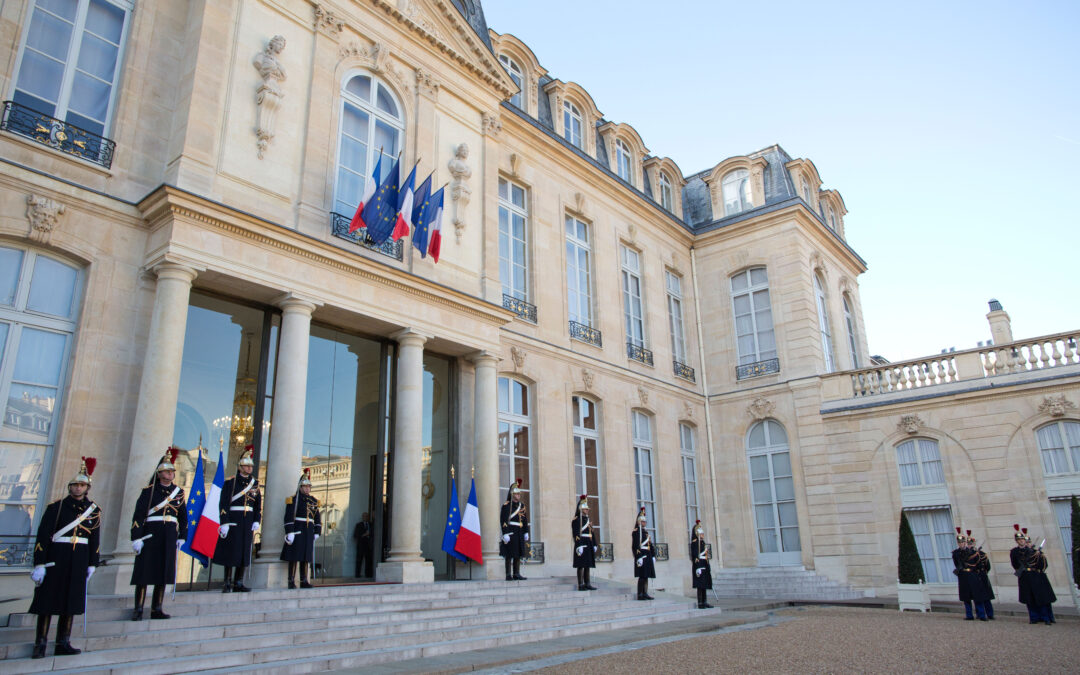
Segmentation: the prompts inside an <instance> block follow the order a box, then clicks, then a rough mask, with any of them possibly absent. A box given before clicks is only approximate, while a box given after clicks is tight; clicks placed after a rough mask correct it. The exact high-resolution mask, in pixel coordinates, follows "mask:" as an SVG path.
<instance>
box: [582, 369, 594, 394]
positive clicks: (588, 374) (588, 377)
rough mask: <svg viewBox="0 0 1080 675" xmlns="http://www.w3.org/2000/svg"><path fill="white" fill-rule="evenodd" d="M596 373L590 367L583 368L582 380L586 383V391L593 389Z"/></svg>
mask: <svg viewBox="0 0 1080 675" xmlns="http://www.w3.org/2000/svg"><path fill="white" fill-rule="evenodd" d="M595 379H596V375H595V374H594V373H593V371H591V370H589V369H588V368H582V369H581V381H582V382H583V383H584V384H585V391H592V388H593V382H594V381H595Z"/></svg>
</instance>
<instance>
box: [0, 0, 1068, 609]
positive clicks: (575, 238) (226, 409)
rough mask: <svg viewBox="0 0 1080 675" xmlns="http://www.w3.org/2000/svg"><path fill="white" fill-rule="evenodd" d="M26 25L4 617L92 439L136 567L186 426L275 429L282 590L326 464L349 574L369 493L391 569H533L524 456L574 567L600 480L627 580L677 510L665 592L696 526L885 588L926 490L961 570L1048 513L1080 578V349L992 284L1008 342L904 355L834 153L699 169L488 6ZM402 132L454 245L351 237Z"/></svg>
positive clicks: (720, 559) (159, 7) (120, 556)
mask: <svg viewBox="0 0 1080 675" xmlns="http://www.w3.org/2000/svg"><path fill="white" fill-rule="evenodd" d="M0 34H2V35H3V36H4V38H5V39H4V40H3V42H2V43H3V44H4V45H5V48H4V49H3V51H2V52H0V84H2V86H3V91H4V98H5V101H6V103H5V104H4V110H3V118H2V122H0V163H2V166H3V170H2V171H0V400H3V401H4V403H3V405H4V416H3V420H2V421H0V502H2V503H3V505H4V506H3V510H2V512H0V513H2V514H3V515H2V516H0V524H2V525H0V529H2V531H0V541H2V545H0V549H3V553H2V555H3V558H4V563H5V564H4V566H2V567H0V587H2V588H3V591H4V592H3V593H2V594H0V595H2V597H4V598H9V599H12V600H11V601H9V602H7V603H5V604H4V605H0V611H4V608H7V611H21V610H23V609H24V608H25V607H24V606H23V604H22V602H23V599H25V598H26V597H27V596H28V594H29V590H30V589H29V584H28V583H26V581H25V577H24V576H23V575H24V574H25V572H26V571H27V569H26V566H27V564H28V559H29V558H28V556H29V555H30V547H31V545H30V541H31V539H30V536H29V535H30V532H31V531H32V529H33V527H34V526H36V520H34V519H35V518H36V517H37V514H39V513H40V512H41V510H42V507H43V506H44V505H45V504H46V503H47V502H48V501H49V500H51V499H54V498H56V496H57V495H60V494H62V492H63V490H64V485H65V483H66V480H67V479H68V478H69V477H70V476H71V475H72V474H73V472H74V471H75V469H76V468H77V466H78V463H79V458H80V456H83V455H90V456H95V457H97V458H98V460H99V469H98V472H97V474H96V475H95V481H94V487H93V493H92V494H93V495H94V497H95V498H96V499H97V500H98V502H99V503H100V504H101V506H102V508H103V511H104V514H105V518H104V525H103V527H104V532H103V535H104V536H103V539H102V541H103V550H102V552H103V553H104V554H105V555H106V556H107V557H109V559H110V562H109V565H108V566H107V567H106V568H105V569H104V570H103V571H102V572H99V573H98V574H97V575H95V577H94V582H93V583H94V588H93V590H94V591H96V592H108V591H123V590H126V588H127V581H128V577H129V572H130V566H131V563H132V553H131V549H130V546H129V544H128V541H127V526H128V522H129V519H130V517H131V512H132V509H133V506H134V501H135V497H136V495H137V492H138V489H139V488H140V487H141V486H142V485H145V484H146V482H147V481H148V480H149V479H150V476H151V472H152V470H153V468H154V466H155V464H156V461H157V459H158V457H160V455H161V454H162V452H163V451H164V450H165V448H166V447H168V446H170V445H175V446H179V447H180V448H182V449H184V450H185V451H186V454H185V455H184V457H185V460H184V464H183V466H182V469H183V470H182V472H181V479H180V480H181V482H186V483H190V480H191V470H192V467H193V466H194V464H193V463H194V461H196V460H197V457H198V455H199V453H202V454H203V457H204V458H205V460H206V461H207V462H209V463H210V464H211V465H213V464H214V463H216V462H217V454H216V452H215V451H216V450H220V451H221V452H222V454H223V455H224V456H225V462H226V465H227V468H228V469H230V470H231V468H232V467H233V466H234V465H235V461H236V459H237V457H238V455H239V453H240V452H241V451H242V450H243V448H244V446H245V445H247V444H249V443H251V444H253V445H254V447H255V453H256V457H257V460H258V462H259V472H260V475H261V476H263V477H264V482H265V485H266V496H267V501H266V504H267V506H266V512H265V515H264V519H263V531H262V546H261V548H260V551H259V556H258V562H257V564H256V565H255V566H254V569H253V576H254V579H253V581H254V583H256V584H263V585H265V584H279V583H280V582H281V580H280V576H281V575H282V573H283V572H282V570H281V567H282V566H281V565H280V564H278V563H277V556H278V552H279V547H280V545H281V541H282V537H283V528H282V523H281V520H282V516H283V512H284V505H283V500H284V498H285V497H286V496H288V495H290V494H292V492H293V490H294V489H295V485H296V481H297V478H298V476H299V473H300V470H301V468H302V467H308V468H312V470H313V476H314V479H315V482H316V487H315V494H316V495H318V496H320V497H321V498H322V499H323V501H324V506H325V507H326V510H327V517H328V518H329V521H330V522H332V524H333V528H329V527H328V532H327V536H326V537H324V539H323V540H320V544H319V547H320V548H319V552H318V553H317V555H318V557H319V561H320V572H321V574H322V575H323V576H324V577H349V576H351V574H352V570H353V562H354V558H353V557H352V556H353V552H352V549H351V544H350V534H351V532H352V529H353V527H354V526H355V524H356V522H357V521H358V520H359V519H360V517H361V514H362V513H363V512H370V513H371V514H372V515H373V518H372V520H373V522H374V524H375V531H376V538H377V540H378V541H380V542H381V544H382V552H381V555H380V556H378V557H380V558H381V563H380V565H379V569H378V576H379V577H380V578H382V579H386V580H391V581H393V580H399V581H404V582H410V581H419V580H425V579H432V578H468V577H469V576H470V574H471V575H473V577H476V576H483V575H487V576H495V577H498V576H500V575H501V574H502V569H501V564H499V562H498V560H497V554H496V544H497V541H498V540H497V537H496V536H495V532H496V531H497V530H498V519H497V512H498V511H497V509H498V506H499V504H500V503H501V502H502V500H503V498H504V493H505V490H506V486H507V485H508V484H509V483H510V482H511V481H512V480H514V479H517V478H520V479H522V481H523V485H524V487H525V489H526V494H527V503H528V505H529V508H530V511H531V514H532V522H533V531H532V535H533V537H532V539H533V542H532V543H533V551H532V557H531V559H530V563H531V573H532V574H538V575H566V574H569V566H570V559H571V555H570V554H571V548H570V538H569V526H568V520H569V519H570V516H571V514H572V511H573V507H574V503H575V497H576V495H578V494H582V493H586V494H588V495H589V498H590V500H591V502H592V504H593V514H594V518H595V519H596V521H597V523H598V525H599V532H600V541H602V542H603V543H604V545H603V549H602V551H601V559H602V562H601V563H599V569H598V570H597V573H598V575H599V576H603V577H608V578H612V579H617V580H628V579H630V577H631V576H632V567H631V565H632V559H631V556H630V555H629V549H630V529H631V526H632V524H633V517H634V515H635V513H636V511H637V508H638V506H639V505H643V506H645V508H646V511H647V513H648V517H649V527H650V528H651V529H652V530H653V532H654V536H655V538H656V540H657V541H659V542H662V543H663V544H664V547H663V553H664V554H665V557H668V558H670V559H669V560H662V561H661V562H659V563H658V576H659V579H658V581H657V585H658V586H660V587H665V588H668V589H682V588H683V587H684V585H685V584H686V583H687V581H686V577H687V564H686V560H685V554H684V551H685V550H686V546H687V542H688V529H689V526H690V524H692V523H693V521H694V520H695V519H698V518H700V519H701V521H702V523H703V524H704V525H705V527H706V530H707V532H708V537H709V539H710V541H712V542H714V543H715V553H716V555H715V558H716V559H717V566H719V567H753V566H784V565H790V566H804V567H806V568H808V569H813V570H815V571H817V572H818V573H819V574H822V575H825V576H828V577H830V578H832V579H835V580H838V581H842V582H845V583H847V584H850V585H851V586H853V587H855V588H858V589H863V590H866V591H867V592H874V593H889V592H891V591H890V589H892V588H895V587H894V586H893V583H894V579H895V569H896V564H895V560H896V540H897V537H896V531H897V523H898V519H899V515H900V512H901V510H908V511H910V512H911V518H912V522H913V526H914V527H915V530H916V535H917V538H918V540H919V543H920V547H921V551H922V553H923V558H924V566H925V567H926V568H927V570H928V574H929V575H930V576H931V577H932V580H934V581H937V582H944V585H942V586H939V587H937V588H938V589H939V591H940V592H941V593H942V594H944V595H948V594H950V593H951V592H952V590H951V586H950V585H949V584H950V583H951V575H950V576H946V575H945V572H946V571H947V570H946V569H945V567H946V566H945V564H944V560H945V559H946V558H947V557H948V550H951V544H950V540H951V532H952V528H953V526H959V525H962V526H964V527H966V528H970V529H972V530H974V531H975V532H976V533H977V536H978V537H979V539H980V541H982V542H985V544H986V546H987V548H988V549H989V550H990V551H991V552H992V556H993V561H994V564H995V568H994V569H995V575H996V576H995V580H996V581H997V583H998V585H999V587H1003V588H1004V587H1008V586H1009V585H1010V581H1011V578H1012V577H1011V575H1010V574H1008V563H1007V558H1008V549H1009V547H1010V546H1011V540H1010V532H1011V525H1012V523H1013V522H1023V523H1025V525H1027V526H1028V527H1029V528H1031V529H1032V531H1033V532H1034V533H1036V535H1040V536H1046V539H1047V550H1048V552H1049V555H1050V561H1051V577H1052V579H1053V581H1054V583H1055V585H1056V586H1058V588H1059V595H1060V596H1062V598H1063V599H1064V598H1068V597H1069V592H1068V584H1067V571H1066V570H1067V568H1066V561H1065V557H1064V555H1063V553H1062V551H1063V549H1064V548H1065V547H1066V546H1067V545H1068V544H1067V543H1066V540H1064V539H1063V537H1065V536H1066V535H1067V533H1066V532H1065V530H1063V529H1061V528H1060V527H1059V523H1060V514H1061V509H1060V507H1059V504H1060V503H1062V502H1059V501H1058V500H1059V499H1060V498H1062V497H1065V496H1067V495H1069V494H1075V493H1077V492H1080V414H1078V411H1077V409H1076V404H1077V402H1080V365H1078V361H1080V356H1078V353H1077V345H1076V338H1077V335H1078V334H1077V333H1076V332H1073V333H1063V334H1061V335H1054V336H1044V337H1041V338H1037V339H1032V340H1021V341H1014V340H1013V339H1012V336H1011V335H1010V334H1009V332H1008V320H1007V315H1005V314H1004V312H1003V311H1001V310H1000V308H994V311H992V312H991V314H990V315H989V316H990V320H991V325H992V328H993V339H994V344H993V346H989V347H980V348H978V349H974V350H968V351H963V352H957V353H950V354H944V355H939V356H935V357H931V358H927V359H920V360H916V361H911V362H905V363H897V364H891V363H887V362H883V361H882V360H880V359H874V358H872V357H871V355H870V351H869V350H868V348H867V345H866V341H865V333H864V331H863V326H862V312H861V306H862V298H861V297H860V295H859V286H858V278H859V275H860V274H861V273H862V272H864V271H865V270H866V264H865V263H864V261H863V260H862V259H861V258H860V257H859V256H858V254H857V253H856V252H855V251H853V250H852V249H851V247H850V246H849V245H848V244H847V242H846V240H845V230H844V215H845V214H846V209H845V206H844V201H843V199H842V198H841V196H840V194H839V193H838V192H837V191H836V190H834V189H828V188H826V187H825V186H824V183H823V181H822V179H821V177H820V176H819V175H818V172H817V169H816V168H815V166H814V164H813V163H812V162H811V161H810V160H808V159H800V158H793V157H792V156H790V155H789V154H788V153H787V152H786V151H785V150H784V149H783V148H781V147H779V146H775V145H774V146H770V147H766V148H764V149H761V150H758V151H756V152H750V153H749V154H745V155H736V156H732V157H728V158H727V159H724V160H723V161H720V162H719V163H718V164H716V166H714V167H712V168H711V169H709V170H707V171H703V172H701V173H697V174H693V175H689V176H687V175H684V174H683V172H682V170H681V169H680V168H679V167H678V166H677V165H676V164H675V163H674V162H673V161H672V160H671V159H669V158H667V157H664V156H663V155H662V154H660V153H655V152H652V151H650V150H649V149H648V148H647V147H646V146H645V143H644V140H643V139H642V138H641V137H640V135H639V134H638V133H637V132H636V131H635V130H634V128H633V127H632V126H630V125H629V124H626V123H623V122H615V121H612V120H611V119H609V118H608V117H606V116H605V115H604V114H603V113H601V112H600V110H599V109H598V107H597V103H596V102H594V101H593V99H592V97H591V96H590V95H589V93H588V91H586V90H585V89H584V88H583V87H581V86H580V85H578V84H576V83H574V82H572V81H569V80H565V81H564V80H562V79H559V77H557V76H556V75H554V74H551V73H548V72H547V71H546V70H545V69H544V68H543V66H541V65H540V61H539V59H538V58H537V57H536V55H534V54H533V52H532V51H531V50H530V49H529V47H528V46H527V45H525V44H523V43H522V42H521V41H520V40H518V39H517V38H515V37H514V36H513V35H510V34H509V33H506V34H498V33H495V32H493V31H490V30H489V29H488V27H487V25H486V23H485V21H484V16H483V11H482V9H481V7H480V3H479V2H477V1H474V0H426V1H423V2H421V1H419V0H349V1H346V0H336V1H333V2H330V1H328V2H321V1H320V2H316V1H314V0H242V1H236V0H233V1H227V0H203V1H201V2H193V3H171V2H169V3H166V2H154V3H151V2H139V1H137V0H50V1H48V2H46V1H45V0H14V1H11V2H6V3H4V4H3V5H2V6H0ZM561 75H563V76H570V75H572V74H571V73H565V74H561ZM705 124H706V123H705V122H704V121H702V125H703V127H704V125H705ZM716 152H717V156H718V157H722V156H724V155H725V154H727V152H730V150H729V149H726V148H717V149H716ZM380 153H381V154H380ZM398 155H400V156H401V163H402V165H403V166H405V167H408V166H411V165H412V164H413V163H415V162H419V171H420V173H421V174H422V175H426V174H427V173H428V172H434V177H433V183H434V184H435V185H443V184H447V190H446V195H447V202H446V209H445V219H444V228H443V233H444V243H443V251H442V258H441V260H440V261H439V262H438V264H435V263H434V262H433V261H432V259H431V258H430V257H426V258H425V257H422V256H421V255H420V251H418V250H417V249H415V248H414V247H412V246H411V245H410V242H409V240H408V239H407V238H406V239H404V240H402V241H400V242H397V243H387V244H383V245H378V246H376V245H373V244H370V243H368V241H367V240H366V239H365V236H364V232H363V231H362V230H361V231H359V232H356V233H350V232H349V231H348V223H349V220H350V218H351V216H352V213H353V211H354V210H355V208H356V205H357V202H358V200H359V198H360V194H361V192H362V188H363V185H364V181H365V180H366V179H367V177H368V175H369V174H370V172H371V171H372V170H373V167H374V166H375V164H376V161H377V160H378V159H379V157H380V156H381V157H382V158H383V159H393V158H394V157H397V156H398ZM389 165H390V162H389V161H386V162H384V163H383V170H384V171H386V170H387V169H388V168H389ZM915 304H916V306H917V300H916V303H915ZM451 467H453V468H454V469H456V476H457V486H458V490H459V493H460V494H459V498H460V499H461V500H462V501H464V498H465V497H466V496H467V494H468V488H469V479H470V477H471V476H475V480H476V486H477V492H478V494H479V501H480V508H481V526H482V531H483V533H484V551H485V553H484V557H485V560H486V561H487V565H486V569H485V570H480V569H469V568H468V567H466V566H464V565H461V564H455V563H454V561H453V560H452V559H450V558H449V557H448V556H446V555H445V554H444V553H443V552H442V551H441V550H440V544H441V541H442V534H443V526H444V523H445V519H446V512H447V508H448V503H449V488H450V485H451V481H450V470H451ZM185 571H187V570H185ZM187 573H189V574H191V575H192V577H194V575H195V574H196V573H198V574H199V575H201V577H202V578H205V574H206V572H198V571H197V570H191V571H187Z"/></svg>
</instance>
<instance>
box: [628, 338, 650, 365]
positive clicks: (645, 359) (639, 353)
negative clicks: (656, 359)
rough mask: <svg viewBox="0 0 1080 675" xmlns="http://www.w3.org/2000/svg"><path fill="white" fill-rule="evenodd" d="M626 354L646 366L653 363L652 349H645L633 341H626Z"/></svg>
mask: <svg viewBox="0 0 1080 675" xmlns="http://www.w3.org/2000/svg"><path fill="white" fill-rule="evenodd" d="M626 356H627V357H629V358H630V359H631V360H633V361H637V362H638V363H644V364H645V365H647V366H651V365H652V364H653V358H652V350H649V349H645V348H644V347H642V346H641V345H636V344H634V343H633V342H627V343H626Z"/></svg>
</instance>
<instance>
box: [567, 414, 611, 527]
mask: <svg viewBox="0 0 1080 675" xmlns="http://www.w3.org/2000/svg"><path fill="white" fill-rule="evenodd" d="M571 406H572V408H573V410H572V414H573V419H572V422H571V423H572V424H573V430H572V431H573V435H574V494H575V495H586V497H587V498H588V500H589V513H590V515H591V518H590V519H591V520H592V522H593V523H594V524H595V525H596V530H595V535H594V536H595V537H596V538H595V539H593V541H596V542H602V541H603V534H602V530H601V528H602V527H603V522H604V520H603V518H602V517H601V516H602V515H603V511H601V509H602V508H603V507H604V500H603V498H602V496H601V494H600V425H599V422H598V420H597V410H596V404H595V403H593V402H592V401H590V400H589V399H587V398H584V397H582V396H574V397H572V399H571Z"/></svg>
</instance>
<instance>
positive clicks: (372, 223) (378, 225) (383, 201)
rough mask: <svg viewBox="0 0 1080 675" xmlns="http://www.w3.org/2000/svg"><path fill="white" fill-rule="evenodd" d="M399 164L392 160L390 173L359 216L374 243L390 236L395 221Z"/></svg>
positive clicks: (379, 242) (381, 241) (378, 242)
mask: <svg viewBox="0 0 1080 675" xmlns="http://www.w3.org/2000/svg"><path fill="white" fill-rule="evenodd" d="M399 164H400V162H398V161H396V160H395V161H394V166H393V167H392V168H391V169H390V173H388V174H386V180H384V181H383V182H382V183H381V184H380V185H379V188H378V189H377V190H375V196H374V197H372V198H371V201H369V202H368V203H367V205H366V206H365V207H364V213H363V215H362V216H361V217H362V218H363V219H364V225H365V226H367V232H368V236H369V237H371V240H372V241H373V242H375V243H376V244H381V243H383V242H384V241H386V240H387V239H389V238H390V235H391V234H392V233H393V231H394V224H395V223H396V222H397V210H398V170H399V168H400V167H399Z"/></svg>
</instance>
